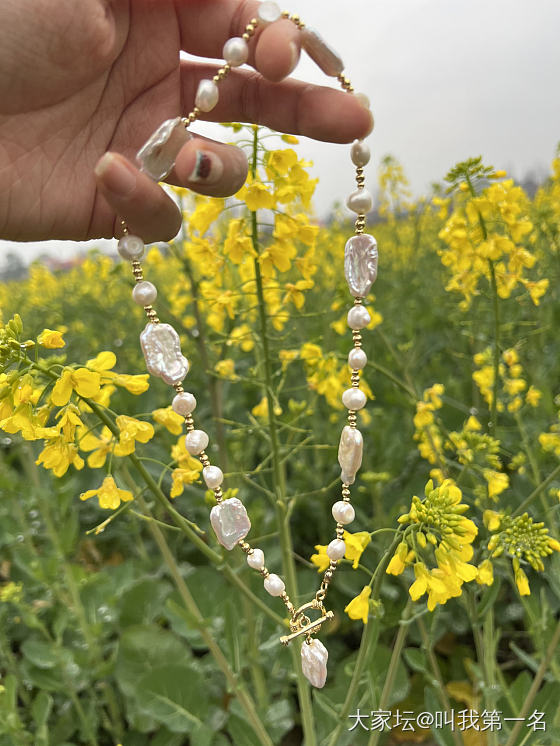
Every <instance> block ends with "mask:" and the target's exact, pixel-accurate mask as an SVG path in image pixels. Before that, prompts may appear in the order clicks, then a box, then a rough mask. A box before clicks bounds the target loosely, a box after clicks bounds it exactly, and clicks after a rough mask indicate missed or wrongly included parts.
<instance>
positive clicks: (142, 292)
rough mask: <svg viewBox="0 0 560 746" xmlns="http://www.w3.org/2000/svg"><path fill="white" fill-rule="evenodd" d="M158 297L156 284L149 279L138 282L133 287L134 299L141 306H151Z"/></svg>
mask: <svg viewBox="0 0 560 746" xmlns="http://www.w3.org/2000/svg"><path fill="white" fill-rule="evenodd" d="M156 298H157V290H156V286H155V285H152V283H151V282H148V281H147V280H143V281H142V282H137V283H136V285H135V286H134V288H133V289H132V300H133V301H134V302H135V303H138V305H139V306H151V305H152V303H153V302H154V301H155V299H156Z"/></svg>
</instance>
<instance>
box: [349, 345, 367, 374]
mask: <svg viewBox="0 0 560 746" xmlns="http://www.w3.org/2000/svg"><path fill="white" fill-rule="evenodd" d="M366 364H367V355H366V353H365V352H364V351H363V350H362V348H361V347H354V348H353V349H351V350H350V352H349V353H348V365H349V366H350V367H351V368H352V370H362V368H365V367H366Z"/></svg>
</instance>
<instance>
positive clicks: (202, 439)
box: [185, 430, 209, 456]
mask: <svg viewBox="0 0 560 746" xmlns="http://www.w3.org/2000/svg"><path fill="white" fill-rule="evenodd" d="M208 443H209V438H208V433H205V432H204V430H191V432H190V433H187V434H186V435H185V446H186V447H187V451H188V452H189V453H190V454H191V456H198V454H199V453H202V451H203V450H204V449H205V448H206V447H207V446H208Z"/></svg>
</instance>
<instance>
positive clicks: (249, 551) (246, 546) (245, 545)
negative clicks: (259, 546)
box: [239, 539, 253, 554]
mask: <svg viewBox="0 0 560 746" xmlns="http://www.w3.org/2000/svg"><path fill="white" fill-rule="evenodd" d="M239 546H240V547H241V549H242V550H243V551H244V552H246V553H247V554H252V552H253V547H252V546H251V545H250V544H248V543H247V542H246V541H245V540H244V539H241V540H240V541H239Z"/></svg>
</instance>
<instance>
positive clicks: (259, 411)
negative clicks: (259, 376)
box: [251, 396, 282, 418]
mask: <svg viewBox="0 0 560 746" xmlns="http://www.w3.org/2000/svg"><path fill="white" fill-rule="evenodd" d="M251 413H252V414H254V415H255V417H264V418H267V417H268V400H267V398H266V396H263V398H262V399H261V400H260V402H259V403H258V404H256V405H255V406H254V407H253V409H252V410H251ZM274 414H275V415H276V416H277V417H279V416H280V415H281V414H282V407H281V406H280V405H279V404H278V402H275V404H274Z"/></svg>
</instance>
